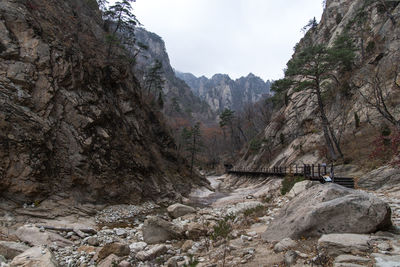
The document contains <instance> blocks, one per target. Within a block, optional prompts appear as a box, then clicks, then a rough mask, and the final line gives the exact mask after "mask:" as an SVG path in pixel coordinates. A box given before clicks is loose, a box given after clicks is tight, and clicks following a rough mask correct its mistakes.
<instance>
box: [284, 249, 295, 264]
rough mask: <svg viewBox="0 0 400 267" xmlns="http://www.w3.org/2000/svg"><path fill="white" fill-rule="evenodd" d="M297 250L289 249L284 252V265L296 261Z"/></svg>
mask: <svg viewBox="0 0 400 267" xmlns="http://www.w3.org/2000/svg"><path fill="white" fill-rule="evenodd" d="M297 257H298V255H297V252H296V251H293V250H289V251H287V252H286V253H285V263H286V266H292V265H293V264H295V263H296V260H297Z"/></svg>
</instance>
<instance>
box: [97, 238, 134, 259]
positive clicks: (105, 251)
mask: <svg viewBox="0 0 400 267" xmlns="http://www.w3.org/2000/svg"><path fill="white" fill-rule="evenodd" d="M130 252H131V250H130V249H129V246H128V245H125V244H122V243H118V242H114V243H110V244H107V245H105V246H104V247H102V248H101V250H100V251H99V256H98V260H102V259H105V258H107V257H108V256H109V255H111V254H114V255H115V256H119V257H123V256H128V255H129V253H130Z"/></svg>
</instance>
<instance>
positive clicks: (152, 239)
mask: <svg viewBox="0 0 400 267" xmlns="http://www.w3.org/2000/svg"><path fill="white" fill-rule="evenodd" d="M142 232H143V240H144V242H146V243H148V244H157V243H162V242H165V241H167V240H171V239H179V238H181V237H182V236H183V233H184V230H183V228H182V227H180V226H178V225H175V224H173V223H171V222H168V221H165V220H163V219H161V218H159V217H156V216H151V217H149V218H148V219H147V220H146V221H145V222H144V224H143V228H142Z"/></svg>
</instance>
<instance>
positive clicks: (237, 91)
mask: <svg viewBox="0 0 400 267" xmlns="http://www.w3.org/2000/svg"><path fill="white" fill-rule="evenodd" d="M176 73H177V76H178V77H179V78H181V79H182V80H184V81H185V82H186V83H187V84H188V85H189V86H190V87H191V88H192V90H193V92H194V93H195V95H197V96H199V97H200V98H201V99H203V100H205V101H206V102H207V103H208V105H210V107H211V108H212V110H214V111H216V112H220V111H222V110H224V109H225V108H229V109H231V110H241V109H242V108H243V107H244V106H245V105H246V104H249V103H250V104H251V103H255V102H257V101H259V100H260V99H262V98H263V97H267V96H268V95H269V93H270V86H271V83H270V81H267V82H264V81H263V80H262V79H261V78H259V77H257V76H255V75H254V74H252V73H250V74H249V75H248V76H247V77H241V78H240V79H237V80H232V79H231V78H230V77H229V76H228V75H224V74H215V75H214V76H213V77H212V78H211V79H208V78H206V77H204V76H202V77H199V78H197V77H196V76H194V75H193V74H191V73H181V72H178V71H177V72H176Z"/></svg>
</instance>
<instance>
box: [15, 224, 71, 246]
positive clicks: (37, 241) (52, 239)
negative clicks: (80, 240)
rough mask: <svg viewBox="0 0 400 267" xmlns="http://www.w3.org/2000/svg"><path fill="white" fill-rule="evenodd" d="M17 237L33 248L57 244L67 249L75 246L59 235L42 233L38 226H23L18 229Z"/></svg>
mask: <svg viewBox="0 0 400 267" xmlns="http://www.w3.org/2000/svg"><path fill="white" fill-rule="evenodd" d="M15 235H16V236H17V237H18V239H19V240H21V241H22V242H25V243H28V244H29V245H31V246H41V245H51V244H53V243H56V245H57V246H58V247H67V246H72V245H73V243H72V242H71V241H69V240H67V239H65V238H63V237H62V236H60V235H58V234H55V233H50V232H41V231H40V229H39V228H37V227H36V226H30V225H24V226H21V227H19V228H18V229H17V231H16V233H15Z"/></svg>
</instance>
